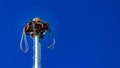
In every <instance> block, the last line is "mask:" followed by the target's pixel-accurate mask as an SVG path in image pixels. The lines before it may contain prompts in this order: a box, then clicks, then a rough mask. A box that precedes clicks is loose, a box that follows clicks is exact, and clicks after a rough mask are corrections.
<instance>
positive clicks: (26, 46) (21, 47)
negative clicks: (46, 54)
mask: <svg viewBox="0 0 120 68" xmlns="http://www.w3.org/2000/svg"><path fill="white" fill-rule="evenodd" d="M23 39H24V42H25V49H23V45H22V42H23ZM20 49H21V51H22V52H24V53H26V52H27V51H28V50H29V46H28V42H27V39H26V35H25V34H23V33H22V37H21V41H20Z"/></svg>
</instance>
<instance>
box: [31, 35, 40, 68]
mask: <svg viewBox="0 0 120 68" xmlns="http://www.w3.org/2000/svg"><path fill="white" fill-rule="evenodd" d="M34 42H35V45H34V49H33V50H34V52H35V54H34V68H42V66H41V44H40V43H39V37H38V35H36V36H35V41H34Z"/></svg>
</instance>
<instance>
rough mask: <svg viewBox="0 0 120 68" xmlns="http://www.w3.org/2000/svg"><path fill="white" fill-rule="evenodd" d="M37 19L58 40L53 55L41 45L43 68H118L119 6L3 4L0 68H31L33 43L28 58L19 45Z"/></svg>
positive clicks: (58, 1) (84, 1)
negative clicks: (42, 22) (31, 20)
mask: <svg viewBox="0 0 120 68" xmlns="http://www.w3.org/2000/svg"><path fill="white" fill-rule="evenodd" d="M36 16H38V17H41V18H42V19H43V20H44V21H47V22H48V23H49V24H50V26H51V29H52V30H53V32H54V34H55V37H56V45H55V49H54V50H53V51H51V50H49V49H47V48H46V46H45V44H44V45H42V47H43V49H42V67H43V68H120V1H119V0H0V25H1V26H0V41H1V42H0V46H1V47H0V68H32V44H33V43H32V40H31V39H30V38H29V37H28V39H29V44H30V50H29V51H28V53H26V54H24V53H22V52H21V51H20V48H19V42H20V39H21V34H22V29H23V27H24V25H25V24H26V23H27V22H28V21H29V20H30V19H32V18H34V17H36Z"/></svg>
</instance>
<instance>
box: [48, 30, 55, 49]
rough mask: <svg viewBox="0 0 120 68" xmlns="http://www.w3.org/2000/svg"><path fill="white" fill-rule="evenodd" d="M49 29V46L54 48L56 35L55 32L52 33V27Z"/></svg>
mask: <svg viewBox="0 0 120 68" xmlns="http://www.w3.org/2000/svg"><path fill="white" fill-rule="evenodd" d="M48 31H49V36H48V45H49V46H48V47H47V48H51V49H54V47H55V37H54V34H53V33H52V31H51V30H50V29H49V30H48ZM50 36H52V37H53V43H52V44H50Z"/></svg>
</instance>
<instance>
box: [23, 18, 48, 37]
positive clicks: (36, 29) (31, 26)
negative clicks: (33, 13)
mask: <svg viewBox="0 0 120 68" xmlns="http://www.w3.org/2000/svg"><path fill="white" fill-rule="evenodd" d="M47 30H49V25H48V23H46V22H42V21H41V19H40V18H38V17H36V18H34V19H33V20H30V21H29V23H28V24H27V25H26V26H25V27H24V34H26V35H30V36H31V37H34V36H35V35H39V37H40V38H43V37H44V35H45V33H46V31H47Z"/></svg>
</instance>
